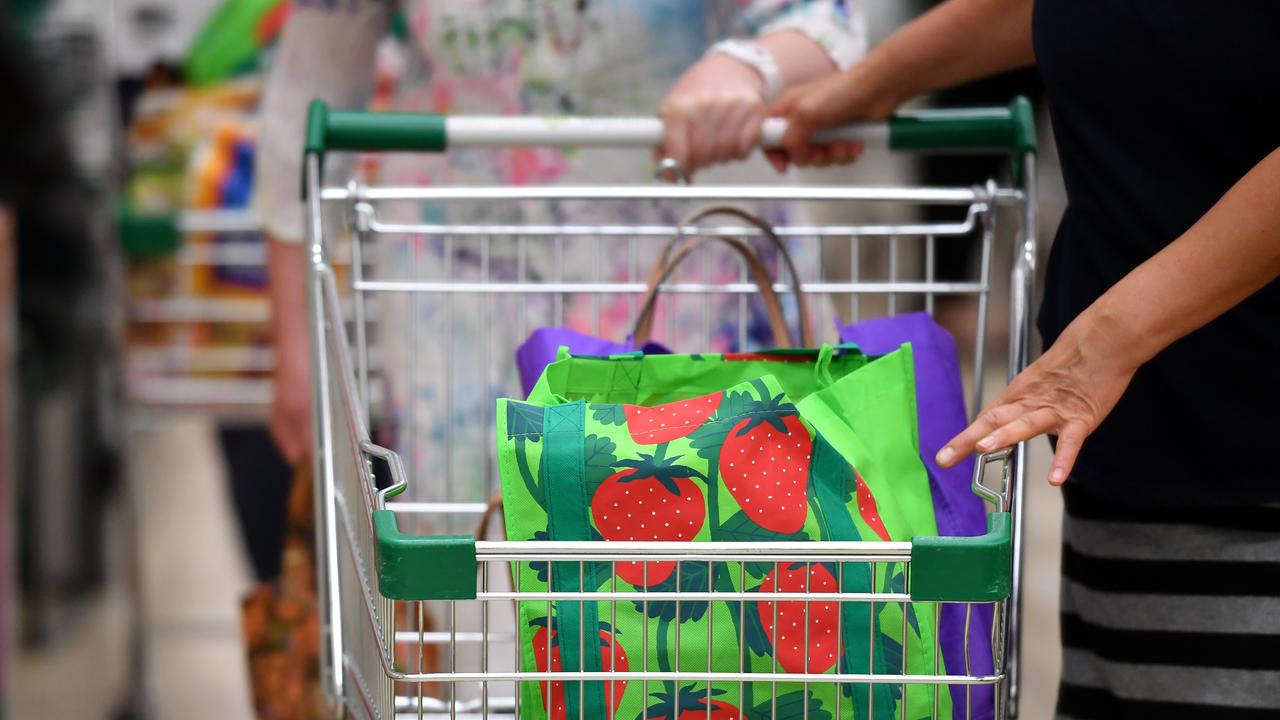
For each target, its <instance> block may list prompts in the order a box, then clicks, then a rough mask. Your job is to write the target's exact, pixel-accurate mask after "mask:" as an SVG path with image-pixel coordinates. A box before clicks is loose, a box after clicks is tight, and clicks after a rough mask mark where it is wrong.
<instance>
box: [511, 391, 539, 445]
mask: <svg viewBox="0 0 1280 720" xmlns="http://www.w3.org/2000/svg"><path fill="white" fill-rule="evenodd" d="M542 413H543V408H542V407H540V406H538V405H530V404H528V403H521V402H510V401H509V402H507V439H508V440H514V439H516V438H517V437H523V438H527V439H529V440H532V441H533V442H538V441H540V440H542Z"/></svg>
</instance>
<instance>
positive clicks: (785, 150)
mask: <svg viewBox="0 0 1280 720" xmlns="http://www.w3.org/2000/svg"><path fill="white" fill-rule="evenodd" d="M866 77H867V73H866V72H865V70H864V68H863V67H862V66H860V65H855V66H854V67H852V68H850V69H849V70H847V71H845V72H842V73H837V74H833V75H829V76H827V77H823V78H819V79H817V80H813V81H811V82H808V83H805V84H803V85H799V86H796V87H794V88H791V89H790V90H788V91H786V92H784V93H782V95H781V97H779V98H778V101H777V102H776V103H774V104H773V107H771V108H769V116H771V117H780V118H783V119H785V120H786V121H787V132H786V134H785V135H783V138H782V147H781V148H777V149H772V150H769V151H768V152H767V153H766V154H767V155H768V157H769V162H770V163H772V164H773V166H774V168H775V169H777V170H778V172H783V171H785V170H786V169H787V165H788V163H795V164H796V165H801V166H804V165H817V166H826V165H831V164H833V163H835V164H848V163H851V162H854V161H855V160H857V159H858V157H859V156H861V155H862V150H863V147H862V145H861V144H859V143H850V142H837V143H832V144H830V145H814V144H813V143H812V142H811V141H810V138H812V137H813V134H814V133H815V132H817V131H819V130H825V129H826V128H830V127H836V126H838V125H844V124H846V123H851V122H856V121H859V120H883V119H884V118H887V117H889V115H891V114H892V113H893V111H894V109H896V108H897V107H898V100H897V99H896V97H894V96H892V95H890V94H888V93H884V92H878V91H876V90H875V89H874V86H873V85H871V84H870V83H868V82H865V81H864V78H866Z"/></svg>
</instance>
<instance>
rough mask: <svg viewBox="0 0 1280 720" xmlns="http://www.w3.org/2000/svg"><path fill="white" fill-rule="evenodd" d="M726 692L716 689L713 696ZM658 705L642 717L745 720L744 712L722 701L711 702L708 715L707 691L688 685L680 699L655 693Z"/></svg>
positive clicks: (651, 706) (643, 713)
mask: <svg viewBox="0 0 1280 720" xmlns="http://www.w3.org/2000/svg"><path fill="white" fill-rule="evenodd" d="M723 694H724V690H720V689H716V690H712V691H711V695H712V696H713V697H714V696H716V695H723ZM653 696H654V697H655V698H657V699H658V704H656V705H650V706H649V709H648V710H647V711H645V712H642V713H641V714H640V716H641V717H642V718H643V717H647V718H649V720H706V718H711V720H743V715H742V711H741V710H739V709H738V708H736V707H734V706H732V705H730V704H729V703H727V702H723V701H720V700H712V701H711V712H710V714H708V713H707V691H706V689H705V688H704V689H701V690H700V689H698V688H697V686H695V685H686V686H685V687H684V688H683V689H681V690H680V695H679V697H673V696H672V695H671V694H670V693H654V695H653Z"/></svg>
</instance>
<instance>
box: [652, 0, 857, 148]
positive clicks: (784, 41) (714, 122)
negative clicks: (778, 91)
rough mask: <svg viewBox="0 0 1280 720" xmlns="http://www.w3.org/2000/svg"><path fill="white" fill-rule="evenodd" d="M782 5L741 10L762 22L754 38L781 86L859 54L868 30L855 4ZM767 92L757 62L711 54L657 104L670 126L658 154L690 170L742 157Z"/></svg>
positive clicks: (755, 138)
mask: <svg viewBox="0 0 1280 720" xmlns="http://www.w3.org/2000/svg"><path fill="white" fill-rule="evenodd" d="M780 7H781V4H779V3H776V2H773V1H772V0H756V2H754V3H752V5H751V6H749V7H748V8H746V9H745V10H744V11H743V16H744V19H745V20H746V21H747V22H748V23H749V24H750V25H752V26H754V27H758V28H759V34H758V35H757V37H756V42H757V43H758V44H759V45H760V46H761V47H762V48H764V50H765V51H766V52H768V53H769V55H771V56H772V57H773V60H774V62H775V63H776V64H777V66H778V74H779V77H780V80H781V87H782V88H783V89H785V88H789V87H794V86H797V85H800V84H803V83H806V82H808V81H810V80H813V79H815V78H819V77H823V76H825V75H830V74H831V73H833V72H835V71H836V70H842V69H844V68H846V67H848V66H850V65H851V64H852V63H853V62H855V61H857V60H859V59H861V57H862V55H863V53H864V51H865V48H866V30H865V23H864V22H863V17H862V9H861V4H860V3H858V2H853V1H852V0H850V1H849V2H846V3H842V4H840V6H837V3H836V2H834V0H811V1H810V2H807V3H804V4H803V5H800V6H799V7H794V8H791V9H790V10H789V11H788V12H781V11H780V10H779V8H780ZM772 99H773V98H770V97H766V89H765V81H764V78H763V77H762V76H761V75H760V73H759V72H757V70H756V69H755V68H753V67H752V66H751V65H748V64H747V63H745V62H743V61H741V60H738V59H736V58H733V57H731V56H729V55H726V54H723V53H711V54H709V55H707V56H706V57H704V58H703V59H701V60H700V61H698V62H697V63H695V64H694V65H693V66H691V67H690V68H689V69H688V70H687V71H685V73H684V74H683V75H682V76H681V77H680V79H679V80H678V81H677V82H676V84H675V85H674V86H673V87H672V88H671V91H670V92H668V94H667V96H666V98H665V99H664V100H663V102H662V105H661V106H660V107H659V108H658V115H659V116H661V117H662V119H663V120H664V121H665V124H666V130H667V132H666V138H665V140H664V145H663V147H662V148H661V149H660V150H659V151H658V155H660V156H662V157H670V158H674V159H675V160H676V161H678V162H679V163H680V164H681V166H683V167H684V168H685V169H686V170H688V171H689V172H691V173H692V172H693V171H694V170H697V169H699V168H703V167H707V166H708V165H714V164H716V163H723V162H729V161H730V160H741V159H743V158H745V157H747V155H749V154H751V153H752V152H753V151H754V150H755V149H756V147H757V146H758V145H759V142H760V124H761V122H762V121H763V120H764V117H765V111H766V108H767V107H768V103H769V101H771V100H772Z"/></svg>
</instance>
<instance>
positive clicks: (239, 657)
mask: <svg viewBox="0 0 1280 720" xmlns="http://www.w3.org/2000/svg"><path fill="white" fill-rule="evenodd" d="M130 467H131V468H132V472H133V477H134V478H135V479H136V482H137V487H138V488H139V489H140V490H141V492H140V496H139V503H138V505H139V508H140V516H141V526H142V532H141V540H142V543H141V545H142V574H143V589H144V593H143V594H144V598H145V603H146V605H145V607H146V612H147V616H148V621H147V627H148V644H149V647H150V651H151V652H150V653H149V660H150V673H149V675H150V677H149V683H150V689H151V691H152V698H153V700H154V702H155V710H156V713H155V717H157V718H170V717H184V718H191V719H192V720H194V719H196V718H201V719H203V718H208V719H209V720H214V719H215V718H216V719H217V720H240V719H241V718H246V719H247V718H250V717H252V712H251V708H250V704H249V690H248V676H247V671H246V670H245V660H244V652H243V650H242V648H241V642H240V615H239V608H240V598H241V596H243V595H244V593H245V592H246V591H247V589H248V588H249V585H250V582H251V581H250V574H249V570H248V566H247V563H246V560H245V558H244V553H243V550H242V546H241V543H240V539H239V537H238V535H237V530H236V526H235V519H234V517H233V515H232V511H231V504H230V496H229V492H228V487H227V483H226V479H225V476H224V471H223V467H222V460H221V455H220V452H219V449H218V446H217V443H216V441H215V436H214V428H213V426H212V424H211V423H209V422H208V421H206V420H202V419H196V418H189V419H182V420H180V421H177V422H165V423H162V424H158V425H157V426H155V427H154V428H152V429H150V430H146V431H141V432H138V433H136V434H135V435H134V446H133V449H132V452H131V457H130Z"/></svg>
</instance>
